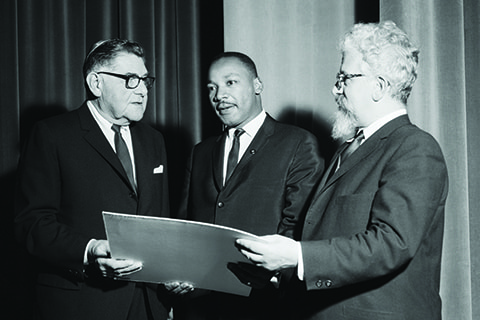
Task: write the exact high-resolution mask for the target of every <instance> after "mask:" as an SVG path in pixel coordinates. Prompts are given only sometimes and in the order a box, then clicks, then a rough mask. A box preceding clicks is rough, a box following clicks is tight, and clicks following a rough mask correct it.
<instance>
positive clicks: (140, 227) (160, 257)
mask: <svg viewBox="0 0 480 320" xmlns="http://www.w3.org/2000/svg"><path fill="white" fill-rule="evenodd" d="M103 219H104V223H105V229H106V232H107V238H108V242H109V244H110V250H111V255H112V258H116V259H131V260H135V261H140V262H142V265H143V268H142V270H141V271H139V272H136V273H134V274H132V275H130V276H129V277H128V278H126V280H130V281H140V282H152V283H164V282H171V281H179V282H189V283H191V284H193V285H194V286H195V287H196V288H203V289H208V290H215V291H221V292H227V293H232V294H238V295H244V296H247V295H249V293H250V290H251V288H250V287H249V286H248V284H249V283H248V281H243V282H242V281H240V280H239V279H238V278H237V276H236V275H235V274H237V275H238V272H236V270H237V269H238V268H236V266H243V267H245V266H249V265H251V263H250V262H249V261H248V260H247V259H246V258H245V257H244V256H243V255H242V254H241V253H240V252H239V251H238V250H237V249H236V248H235V240H236V239H253V240H255V239H256V240H258V239H259V237H257V236H255V235H253V234H250V233H247V232H244V231H241V230H237V229H233V228H228V227H223V226H218V225H213V224H208V223H201V222H193V221H186V220H178V219H169V218H158V217H148V216H137V215H128V214H120V213H111V212H103ZM251 266H252V267H253V268H256V267H255V266H253V265H251ZM243 269H244V268H243ZM232 270H233V272H235V274H234V273H233V272H232Z"/></svg>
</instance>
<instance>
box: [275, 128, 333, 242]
mask: <svg viewBox="0 0 480 320" xmlns="http://www.w3.org/2000/svg"><path fill="white" fill-rule="evenodd" d="M299 140H300V141H299V143H298V145H297V148H296V150H295V152H294V156H293V159H292V163H291V165H290V167H289V169H288V173H287V181H286V185H285V188H286V190H285V207H284V209H283V212H282V220H281V223H280V225H279V228H278V233H279V234H281V235H284V236H287V237H290V238H293V239H298V238H299V232H300V228H299V227H298V225H299V224H301V222H302V219H303V216H304V215H305V212H306V210H307V208H308V205H309V200H310V198H311V195H312V193H313V191H314V189H315V186H316V185H317V183H318V181H319V179H320V177H321V175H322V173H323V169H324V160H323V158H322V157H321V156H320V154H319V149H318V142H317V139H316V137H315V136H313V135H311V134H306V135H305V136H304V137H302V139H299Z"/></svg>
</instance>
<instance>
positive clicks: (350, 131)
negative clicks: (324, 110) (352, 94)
mask: <svg viewBox="0 0 480 320" xmlns="http://www.w3.org/2000/svg"><path fill="white" fill-rule="evenodd" d="M336 100H337V104H338V106H339V108H338V110H337V112H335V121H334V123H333V128H332V138H333V139H341V140H343V141H346V140H348V139H350V138H352V137H353V136H354V135H355V132H356V130H357V128H358V120H357V116H356V115H355V113H353V112H352V111H351V110H350V109H348V108H346V107H345V104H344V102H343V99H342V98H338V99H336Z"/></svg>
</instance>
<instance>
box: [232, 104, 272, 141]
mask: <svg viewBox="0 0 480 320" xmlns="http://www.w3.org/2000/svg"><path fill="white" fill-rule="evenodd" d="M266 117H267V114H266V112H265V110H263V109H262V111H261V112H260V113H259V114H258V115H257V116H256V117H255V118H253V119H252V120H251V121H250V122H249V123H247V124H246V125H244V126H243V127H242V129H243V130H245V134H247V135H249V136H250V137H254V136H255V135H256V134H257V132H258V130H260V127H261V126H262V125H263V122H264V121H265V118H266ZM234 132H235V128H232V129H229V130H228V135H229V136H230V137H232V136H233V133H234Z"/></svg>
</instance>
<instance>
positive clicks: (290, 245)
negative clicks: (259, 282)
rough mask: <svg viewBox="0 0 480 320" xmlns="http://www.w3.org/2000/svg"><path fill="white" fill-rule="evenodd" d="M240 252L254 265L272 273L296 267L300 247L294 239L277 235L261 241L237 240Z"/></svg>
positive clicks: (265, 237) (264, 237) (261, 238)
mask: <svg viewBox="0 0 480 320" xmlns="http://www.w3.org/2000/svg"><path fill="white" fill-rule="evenodd" d="M236 244H237V247H239V250H240V252H241V253H242V254H243V255H244V256H245V257H246V258H247V259H248V260H250V261H251V262H253V264H255V265H256V266H259V267H263V268H265V269H267V270H270V271H278V270H282V269H287V268H293V267H296V266H297V264H298V250H300V245H299V244H298V243H297V242H296V241H295V240H293V239H290V238H287V237H284V236H281V235H278V234H275V235H269V236H263V237H260V239H259V240H248V239H237V240H236Z"/></svg>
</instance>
